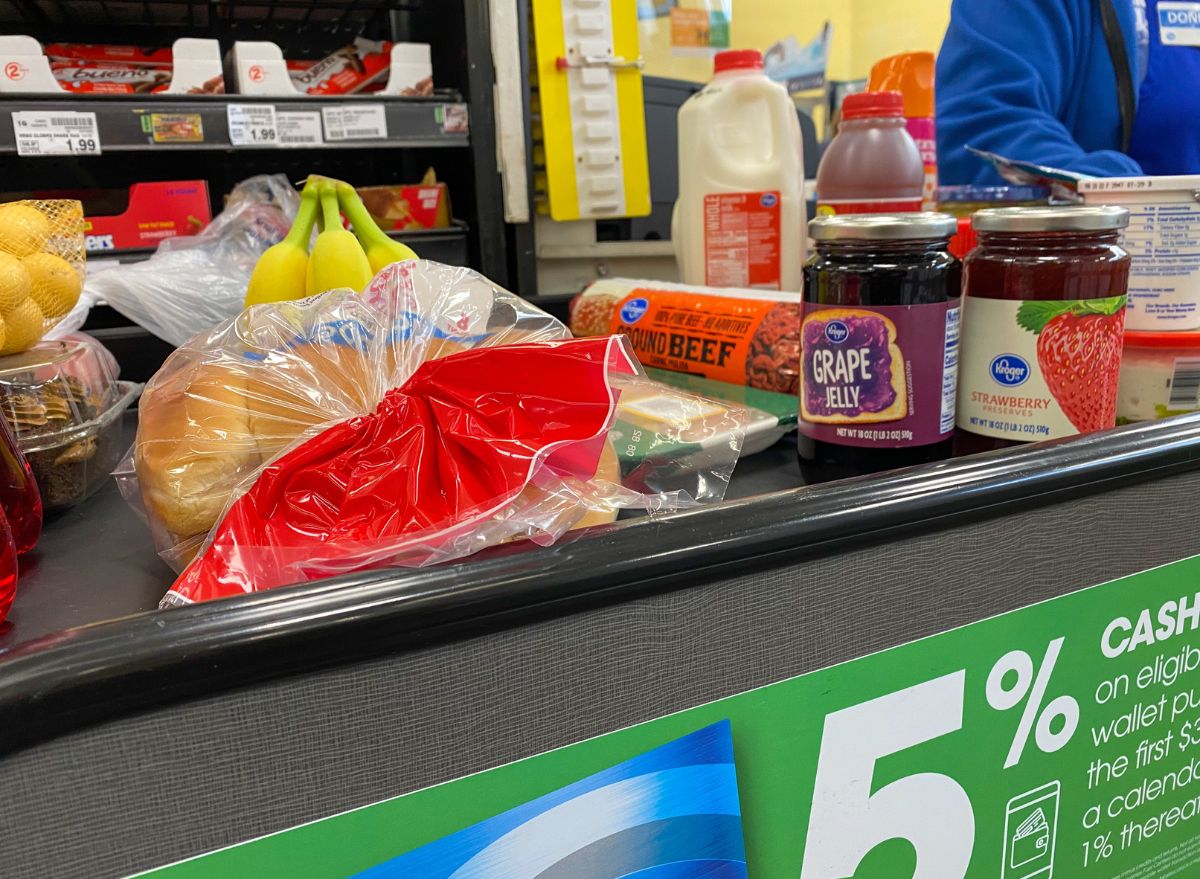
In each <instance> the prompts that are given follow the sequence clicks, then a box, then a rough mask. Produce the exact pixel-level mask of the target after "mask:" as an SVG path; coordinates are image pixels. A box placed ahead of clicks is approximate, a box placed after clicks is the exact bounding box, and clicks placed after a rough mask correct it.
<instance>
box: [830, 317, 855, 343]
mask: <svg viewBox="0 0 1200 879" xmlns="http://www.w3.org/2000/svg"><path fill="white" fill-rule="evenodd" d="M825 338H826V339H828V340H829V341H830V342H832V343H833V344H835V345H840V344H842V342H844V341H846V340H847V339H848V338H850V328H849V327H848V326H846V325H845V324H844V323H842V322H841V321H840V320H831V321H830V322H829V323H827V324H825Z"/></svg>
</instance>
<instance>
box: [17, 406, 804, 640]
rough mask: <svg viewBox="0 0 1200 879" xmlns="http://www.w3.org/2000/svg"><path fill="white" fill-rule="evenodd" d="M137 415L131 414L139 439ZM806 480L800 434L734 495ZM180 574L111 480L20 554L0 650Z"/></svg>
mask: <svg viewBox="0 0 1200 879" xmlns="http://www.w3.org/2000/svg"><path fill="white" fill-rule="evenodd" d="M136 425H137V420H136V416H135V415H134V414H133V413H132V412H131V413H129V414H127V415H126V416H125V423H124V429H125V431H126V433H127V437H126V438H127V440H128V442H130V443H132V440H133V435H134V431H135V430H136ZM799 484H800V468H799V465H798V463H797V460H796V444H795V436H794V435H789V436H787V437H784V439H782V440H780V442H779V443H777V444H776V445H775V446H773V447H772V448H770V449H767V450H766V451H764V452H761V453H759V454H757V455H754V456H751V457H749V458H745V459H743V460H742V461H740V462H739V463H738V466H737V470H736V471H735V473H734V477H733V481H732V482H731V483H730V487H729V491H728V493H727V495H726V496H727V498H728V499H730V500H733V499H736V498H745V497H752V496H754V495H759V494H766V493H768V492H772V491H777V490H780V489H785V488H794V487H796V486H797V485H799ZM174 578H175V575H174V573H173V572H172V571H171V569H170V568H169V567H168V566H167V565H166V563H165V562H163V561H162V560H161V559H160V558H159V557H158V555H157V553H156V552H155V549H154V541H153V540H152V539H151V536H150V531H149V529H148V528H147V527H146V524H145V523H144V522H143V521H142V520H141V519H140V518H139V517H138V515H137V514H136V513H135V512H134V511H133V510H132V509H131V508H130V506H129V505H128V504H126V503H125V501H124V499H122V497H121V495H120V492H119V491H118V490H117V486H116V483H115V481H112V480H110V481H109V482H108V483H107V484H106V485H105V486H104V487H103V488H102V489H101V490H100V491H98V492H97V493H96V494H95V495H94V496H93V497H91V498H89V499H88V500H87V501H86V502H84V503H83V504H81V505H80V506H78V507H75V508H74V509H71V510H68V511H67V512H65V513H62V514H60V515H58V516H56V517H53V518H51V519H48V520H47V521H46V524H45V528H44V529H43V532H42V538H41V540H40V541H39V543H38V547H37V549H36V550H35V551H34V552H33V553H31V554H30V555H29V556H27V557H26V558H24V559H22V561H21V574H20V578H19V581H18V583H17V598H16V601H15V602H14V604H13V609H12V611H11V613H10V614H9V617H8V620H7V621H6V622H4V623H0V652H3V651H4V650H6V649H8V648H10V647H13V646H14V645H16V644H19V643H23V642H25V641H30V640H32V639H34V638H40V637H42V636H44V635H50V634H53V633H55V632H60V631H62V630H64V629H70V628H74V627H76V626H82V625H86V624H88V623H94V622H99V621H101V620H110V619H115V618H117V617H122V616H126V615H128V614H132V613H139V612H141V611H148V610H153V609H154V608H155V607H157V605H158V601H159V599H160V598H162V596H163V594H164V593H165V592H166V591H167V588H168V587H169V586H170V584H171V582H172V581H173V580H174Z"/></svg>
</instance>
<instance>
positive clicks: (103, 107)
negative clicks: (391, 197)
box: [0, 92, 470, 155]
mask: <svg viewBox="0 0 1200 879" xmlns="http://www.w3.org/2000/svg"><path fill="white" fill-rule="evenodd" d="M245 104H254V105H271V106H273V107H274V108H275V111H276V114H279V113H296V114H301V113H305V114H309V115H308V116H307V117H306V118H307V120H308V122H309V128H308V129H307V130H309V131H314V130H315V131H318V132H320V131H321V111H322V109H327V108H340V107H358V108H362V107H363V106H364V105H369V104H381V105H382V106H383V108H384V117H385V118H386V120H387V136H386V137H366V138H361V139H347V140H324V141H323V142H321V143H302V144H294V145H291V144H289V145H284V146H279V147H257V146H252V147H247V146H235V145H234V144H233V143H232V142H231V141H230V133H229V122H228V119H229V117H228V112H229V111H228V108H229V106H230V105H245ZM25 111H35V112H43V113H53V112H58V111H67V112H84V113H95V114H96V125H97V129H98V131H99V135H100V145H101V151H102V152H105V153H108V152H144V151H153V152H167V151H170V152H175V151H195V150H242V149H259V150H262V149H285V150H293V149H364V148H365V149H378V148H380V147H391V148H395V147H465V146H468V145H469V144H470V136H469V133H468V130H467V123H466V119H467V108H466V105H465V104H464V103H462V101H461V100H460V99H459V96H458V95H457V94H455V93H452V92H447V93H443V94H441V95H435V96H434V97H432V98H394V97H380V96H377V95H362V96H359V95H354V96H348V97H342V98H287V97H256V96H249V95H196V96H187V97H179V96H174V97H149V96H141V95H136V96H124V95H121V96H104V97H100V96H95V97H88V98H79V97H71V96H64V97H62V98H47V97H46V96H45V95H28V96H26V95H6V96H5V97H4V100H2V101H0V116H7V117H11V115H12V114H13V113H15V112H25ZM16 151H17V147H16V136H15V133H14V130H13V125H12V123H11V121H8V122H5V123H0V155H5V154H9V155H12V154H16Z"/></svg>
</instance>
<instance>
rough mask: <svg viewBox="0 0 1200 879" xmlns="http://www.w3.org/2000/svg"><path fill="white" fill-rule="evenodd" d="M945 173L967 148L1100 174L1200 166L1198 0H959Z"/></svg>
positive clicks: (970, 174) (975, 173)
mask: <svg viewBox="0 0 1200 879" xmlns="http://www.w3.org/2000/svg"><path fill="white" fill-rule="evenodd" d="M937 113H938V148H939V153H940V163H941V164H940V172H941V176H942V181H943V182H944V183H984V182H995V181H996V179H997V178H996V172H995V171H994V170H993V169H992V168H991V167H990V166H987V165H985V164H984V163H982V162H980V161H979V160H978V159H977V158H976V157H975V156H973V155H971V154H970V153H968V152H967V151H966V147H968V146H971V147H976V148H979V149H983V150H988V151H990V152H995V153H998V154H1000V155H1002V156H1006V157H1008V158H1011V159H1015V160H1021V161H1026V162H1034V163H1036V164H1040V165H1047V166H1051V167H1054V168H1062V169H1066V170H1070V171H1076V172H1079V173H1083V174H1089V175H1093V176H1098V177H1123V176H1139V175H1142V174H1148V175H1169V174H1195V173H1200V2H1176V0H1010V2H1009V3H1006V4H1005V5H1004V7H1003V12H1002V13H1000V14H998V12H997V6H996V4H995V3H993V2H990V0H955V2H954V4H953V6H952V8H951V19H950V27H949V29H948V30H947V32H946V38H945V42H944V43H943V45H942V50H941V53H940V54H939V56H938V62H937Z"/></svg>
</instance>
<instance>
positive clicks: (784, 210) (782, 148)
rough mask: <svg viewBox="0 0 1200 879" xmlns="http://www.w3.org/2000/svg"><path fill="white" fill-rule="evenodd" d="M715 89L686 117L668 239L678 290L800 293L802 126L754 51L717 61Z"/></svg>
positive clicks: (697, 98)
mask: <svg viewBox="0 0 1200 879" xmlns="http://www.w3.org/2000/svg"><path fill="white" fill-rule="evenodd" d="M713 66H714V76H713V79H712V82H710V83H709V84H708V85H707V86H705V87H704V89H703V90H701V91H700V92H698V93H697V94H695V95H693V96H692V97H691V98H690V99H688V101H687V102H686V103H684V105H683V106H682V107H680V109H679V200H678V201H677V202H676V203H675V212H674V215H673V217H672V224H671V226H672V229H671V237H672V240H673V241H674V244H675V258H676V259H677V260H678V262H679V271H680V275H681V280H682V281H683V283H685V284H700V285H704V286H709V287H757V288H760V289H766V290H794V291H798V290H800V289H801V288H802V286H803V281H802V270H801V266H802V263H803V261H804V253H805V246H804V243H805V242H804V238H805V210H804V160H803V155H802V150H803V147H802V144H801V140H800V122H799V120H798V119H797V118H796V107H795V105H794V104H793V103H792V99H791V98H790V97H789V96H788V93H787V90H786V89H785V88H784V87H783V86H782V85H780V84H778V83H776V82H772V81H771V80H770V79H768V78H767V76H766V74H765V73H763V60H762V54H761V53H759V52H758V51H757V50H755V49H747V50H736V51H730V52H720V53H718V54H717V56H716V58H715V59H714V65H713Z"/></svg>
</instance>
